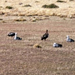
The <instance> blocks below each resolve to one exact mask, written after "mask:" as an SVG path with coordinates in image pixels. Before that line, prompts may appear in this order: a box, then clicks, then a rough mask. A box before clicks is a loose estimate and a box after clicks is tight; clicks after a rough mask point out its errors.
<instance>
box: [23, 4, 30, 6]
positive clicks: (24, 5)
mask: <svg viewBox="0 0 75 75" xmlns="http://www.w3.org/2000/svg"><path fill="white" fill-rule="evenodd" d="M23 7H31V5H29V4H27V5H24V6H23Z"/></svg>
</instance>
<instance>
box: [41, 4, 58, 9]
mask: <svg viewBox="0 0 75 75" xmlns="http://www.w3.org/2000/svg"><path fill="white" fill-rule="evenodd" d="M42 7H43V8H59V7H58V6H57V5H55V4H50V5H43V6H42Z"/></svg>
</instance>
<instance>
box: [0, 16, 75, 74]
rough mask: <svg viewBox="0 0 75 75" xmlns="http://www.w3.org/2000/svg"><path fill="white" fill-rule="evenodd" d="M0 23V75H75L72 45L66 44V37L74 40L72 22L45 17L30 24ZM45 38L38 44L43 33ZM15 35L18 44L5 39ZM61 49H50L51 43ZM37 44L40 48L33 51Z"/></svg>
mask: <svg viewBox="0 0 75 75" xmlns="http://www.w3.org/2000/svg"><path fill="white" fill-rule="evenodd" d="M4 21H5V22H3V23H2V22H1V23H0V75H75V42H73V43H68V42H66V35H69V36H70V37H71V38H73V39H74V40H75V19H74V18H73V19H69V18H66V19H63V18H60V17H52V16H51V17H49V19H46V20H41V21H36V22H31V21H25V22H15V21H10V22H8V21H6V20H4ZM46 29H48V30H49V38H48V39H47V40H46V41H41V40H40V39H41V36H42V35H43V34H44V32H45V30H46ZM9 32H17V33H18V36H19V37H21V38H22V40H14V39H13V38H14V37H8V36H7V35H8V33H9ZM54 42H56V43H61V44H62V45H63V47H62V48H53V46H52V45H53V43H54ZM36 43H38V44H39V45H41V46H42V48H33V45H34V44H36Z"/></svg>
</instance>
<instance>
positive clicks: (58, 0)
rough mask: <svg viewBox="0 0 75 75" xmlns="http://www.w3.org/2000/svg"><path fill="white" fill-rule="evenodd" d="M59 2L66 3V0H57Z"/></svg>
mask: <svg viewBox="0 0 75 75" xmlns="http://www.w3.org/2000/svg"><path fill="white" fill-rule="evenodd" d="M57 2H64V3H65V1H61V0H57Z"/></svg>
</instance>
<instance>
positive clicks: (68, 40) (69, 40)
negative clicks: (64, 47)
mask: <svg viewBox="0 0 75 75" xmlns="http://www.w3.org/2000/svg"><path fill="white" fill-rule="evenodd" d="M66 41H67V42H74V40H73V39H71V38H70V37H69V36H68V35H67V39H66Z"/></svg>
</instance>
